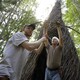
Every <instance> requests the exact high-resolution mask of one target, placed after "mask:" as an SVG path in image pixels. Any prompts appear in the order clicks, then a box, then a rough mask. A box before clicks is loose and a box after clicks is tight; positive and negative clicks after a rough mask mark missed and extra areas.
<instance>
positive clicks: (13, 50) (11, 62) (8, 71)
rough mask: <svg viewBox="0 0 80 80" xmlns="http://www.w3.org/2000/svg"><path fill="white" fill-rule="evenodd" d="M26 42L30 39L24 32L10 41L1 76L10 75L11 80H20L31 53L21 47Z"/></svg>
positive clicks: (0, 72) (0, 69) (2, 63)
mask: <svg viewBox="0 0 80 80" xmlns="http://www.w3.org/2000/svg"><path fill="white" fill-rule="evenodd" d="M24 41H28V38H27V37H26V36H25V35H24V34H23V33H22V32H17V33H15V34H14V35H13V36H12V37H11V38H10V39H9V41H8V42H7V44H6V46H5V48H4V51H3V59H2V61H1V63H0V75H8V76H9V77H10V80H19V79H20V77H21V72H22V69H23V67H24V65H25V64H26V62H27V60H28V58H29V55H30V54H29V53H30V51H28V50H26V49H24V48H23V47H21V46H20V44H21V43H22V42H24Z"/></svg>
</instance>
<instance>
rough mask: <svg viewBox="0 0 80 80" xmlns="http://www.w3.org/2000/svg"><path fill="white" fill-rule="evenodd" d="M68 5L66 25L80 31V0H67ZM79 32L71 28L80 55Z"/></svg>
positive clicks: (65, 16)
mask: <svg viewBox="0 0 80 80" xmlns="http://www.w3.org/2000/svg"><path fill="white" fill-rule="evenodd" d="M66 7H67V11H66V13H65V14H64V16H63V19H64V21H65V23H66V25H68V26H71V28H73V29H75V30H76V31H77V32H80V0H66ZM77 32H75V31H73V30H71V31H70V34H71V36H72V39H73V40H74V43H75V46H76V48H77V51H78V54H79V55H80V34H79V33H77Z"/></svg>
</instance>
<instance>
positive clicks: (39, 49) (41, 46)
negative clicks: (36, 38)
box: [34, 42, 44, 54]
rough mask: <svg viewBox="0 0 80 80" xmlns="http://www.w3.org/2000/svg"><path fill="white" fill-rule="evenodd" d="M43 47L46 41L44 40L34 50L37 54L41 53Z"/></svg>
mask: <svg viewBox="0 0 80 80" xmlns="http://www.w3.org/2000/svg"><path fill="white" fill-rule="evenodd" d="M43 48H44V43H43V42H42V43H41V44H40V46H39V47H38V48H37V49H35V50H34V51H35V52H36V53H37V54H40V53H41V51H42V50H43Z"/></svg>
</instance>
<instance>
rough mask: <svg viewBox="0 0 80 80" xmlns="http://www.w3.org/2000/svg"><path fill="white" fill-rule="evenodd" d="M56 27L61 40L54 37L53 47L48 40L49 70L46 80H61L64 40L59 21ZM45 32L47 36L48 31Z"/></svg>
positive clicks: (47, 69) (46, 43) (47, 70)
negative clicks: (60, 71) (60, 68)
mask: <svg viewBox="0 0 80 80" xmlns="http://www.w3.org/2000/svg"><path fill="white" fill-rule="evenodd" d="M45 25H46V24H45ZM56 25H57V31H58V36H59V39H58V38H57V37H53V38H52V45H50V44H49V42H48V40H47V42H45V46H46V50H47V68H46V71H45V80H61V78H60V75H59V67H60V65H61V57H62V47H63V40H62V31H61V27H60V23H59V21H57V22H56ZM46 26H47V25H46ZM45 32H46V34H47V31H45ZM46 36H47V35H46Z"/></svg>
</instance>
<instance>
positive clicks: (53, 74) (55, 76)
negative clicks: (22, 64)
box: [45, 68, 61, 80]
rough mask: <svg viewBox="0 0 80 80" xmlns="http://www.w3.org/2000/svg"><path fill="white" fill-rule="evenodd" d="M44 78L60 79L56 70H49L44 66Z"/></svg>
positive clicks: (47, 79)
mask: <svg viewBox="0 0 80 80" xmlns="http://www.w3.org/2000/svg"><path fill="white" fill-rule="evenodd" d="M45 80H61V78H60V75H59V72H58V70H54V71H50V70H49V69H48V68H46V71H45Z"/></svg>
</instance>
